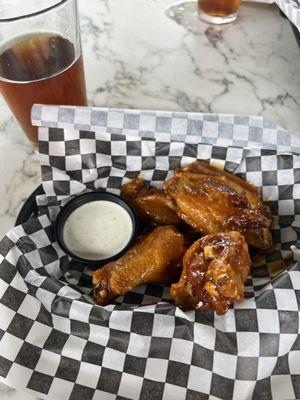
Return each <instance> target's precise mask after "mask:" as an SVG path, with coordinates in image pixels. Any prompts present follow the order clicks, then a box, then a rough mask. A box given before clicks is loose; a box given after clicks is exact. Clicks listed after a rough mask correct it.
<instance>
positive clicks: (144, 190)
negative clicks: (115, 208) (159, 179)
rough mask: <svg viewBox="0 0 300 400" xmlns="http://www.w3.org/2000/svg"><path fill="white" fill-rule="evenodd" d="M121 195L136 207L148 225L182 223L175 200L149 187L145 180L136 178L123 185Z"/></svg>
mask: <svg viewBox="0 0 300 400" xmlns="http://www.w3.org/2000/svg"><path fill="white" fill-rule="evenodd" d="M121 194H122V197H124V198H125V200H127V201H128V202H129V203H130V204H131V205H132V206H133V207H134V209H135V211H136V212H137V214H138V216H139V217H140V218H141V219H142V220H143V221H144V222H146V223H148V224H151V225H177V224H179V223H180V218H179V217H178V215H177V213H176V207H175V203H174V200H173V199H172V198H171V197H169V196H168V195H167V194H166V193H164V192H163V191H162V190H159V189H157V188H155V187H148V186H147V183H146V181H144V180H143V179H139V178H136V179H133V180H132V181H130V182H128V183H126V184H125V185H123V186H122V189H121Z"/></svg>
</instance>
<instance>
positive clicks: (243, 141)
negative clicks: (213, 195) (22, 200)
mask: <svg viewBox="0 0 300 400" xmlns="http://www.w3.org/2000/svg"><path fill="white" fill-rule="evenodd" d="M33 119H34V120H35V122H36V123H37V124H39V125H41V128H40V153H41V164H42V176H43V185H44V189H45V192H46V196H41V197H39V199H38V201H39V205H40V210H41V215H40V217H39V218H34V219H31V220H29V221H28V222H27V223H26V224H24V225H22V226H18V227H16V228H14V229H12V230H11V231H10V232H8V234H7V235H6V236H5V237H4V239H3V240H2V242H1V244H0V377H1V378H0V380H1V381H3V382H5V383H7V384H8V385H11V386H14V387H17V388H19V389H23V390H24V389H26V390H28V391H29V392H31V393H34V394H35V395H36V396H38V397H40V398H49V399H55V400H56V399H60V400H64V399H71V400H76V399H85V400H90V399H93V400H98V399H99V400H100V399H101V400H105V399H147V400H148V399H151V400H152V399H153V400H156V399H163V400H169V399H172V400H173V399H174V400H183V399H189V400H192V399H195V400H202V399H222V400H227V399H228V400H231V399H234V400H248V399H254V400H255V399H273V400H282V399H284V400H287V399H299V398H300V351H299V350H300V336H299V304H300V272H299V265H298V262H295V261H294V260H293V252H292V250H291V249H290V247H291V245H293V246H296V247H295V250H294V258H295V259H297V258H298V259H299V257H300V256H299V254H298V252H299V251H298V250H297V246H298V241H299V239H300V238H299V235H300V159H299V156H298V154H297V153H296V150H297V148H299V147H300V141H299V139H297V138H295V137H294V136H292V135H290V134H288V133H287V132H285V131H282V130H280V129H279V128H277V127H276V126H275V125H273V124H270V123H268V122H266V121H265V120H263V119H262V118H254V117H237V116H222V115H219V116H217V115H210V114H187V113H185V114H183V113H161V112H141V111H134V110H128V111H127V110H105V109H92V108H91V109H90V108H87V109H85V108H72V107H69V108H65V107H41V106H38V107H35V108H34V109H33ZM242 132H244V133H242ZM271 137H272V142H271V144H269V145H265V144H264V143H262V142H260V138H262V141H264V140H267V139H266V138H271ZM249 143H250V144H251V145H249ZM253 143H255V144H256V145H255V149H254V148H253ZM298 145H299V146H298ZM292 147H293V149H292ZM292 150H293V153H292ZM195 159H202V160H207V161H210V162H214V163H218V164H219V165H222V166H224V167H225V168H226V169H227V170H229V171H231V172H234V173H237V174H240V175H242V176H244V177H245V178H247V179H248V180H249V181H251V182H253V183H254V184H255V185H257V186H258V187H259V188H261V191H262V195H263V197H264V199H265V201H266V202H267V203H268V204H269V206H270V207H271V209H272V211H273V213H274V215H275V221H274V229H273V236H274V241H275V246H274V248H273V249H272V251H271V252H269V253H267V254H265V255H264V256H263V257H262V256H260V257H256V258H255V260H254V264H255V267H253V270H252V274H251V276H249V278H248V279H247V281H246V288H245V300H244V301H243V302H242V303H240V304H235V305H234V307H232V308H231V309H230V310H229V311H228V313H227V314H226V315H225V316H223V317H219V316H216V315H215V314H214V313H213V312H183V311H182V310H181V309H180V308H178V307H175V306H174V304H173V303H172V300H171V299H170V295H169V289H168V287H165V286H159V285H148V286H141V287H138V288H136V289H135V290H134V291H133V292H132V293H129V294H127V295H126V296H124V297H120V298H118V299H117V300H116V301H115V302H114V304H112V305H109V306H106V307H100V306H94V305H93V304H92V303H91V297H90V291H91V271H90V270H89V268H87V267H86V266H84V265H81V264H78V263H74V262H71V261H70V260H69V259H68V257H67V256H66V255H65V254H64V253H63V251H62V250H61V249H60V248H59V247H58V245H57V243H56V242H55V239H54V237H53V229H52V222H51V220H53V219H54V218H55V215H56V213H57V211H58V210H59V208H60V206H61V204H64V203H65V202H66V201H68V199H69V198H70V195H76V194H79V193H81V192H82V191H84V190H95V189H102V190H108V191H110V192H115V193H119V188H120V185H121V184H122V183H123V182H125V181H126V180H127V179H130V178H132V177H133V176H135V175H136V174H137V173H140V172H142V174H143V177H144V178H145V179H147V180H148V181H150V182H151V183H152V184H154V185H157V186H160V185H161V184H162V182H163V181H164V180H165V179H166V178H168V177H170V176H171V174H172V170H173V169H174V168H175V167H177V166H180V165H184V164H187V163H189V162H191V161H194V160H195ZM46 211H49V213H48V212H46ZM287 267H288V269H287ZM281 271H283V272H281ZM280 272H281V273H280Z"/></svg>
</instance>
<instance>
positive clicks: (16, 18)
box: [0, 0, 69, 24]
mask: <svg viewBox="0 0 300 400" xmlns="http://www.w3.org/2000/svg"><path fill="white" fill-rule="evenodd" d="M67 1H69V0H58V1H57V3H55V4H52V6H49V7H46V8H42V9H41V10H39V11H35V12H32V13H29V14H23V15H18V16H17V17H9V18H0V24H1V23H3V22H14V21H18V20H21V19H25V18H30V17H35V16H37V15H41V14H44V13H46V12H48V11H50V10H53V9H54V8H57V7H59V6H61V5H62V4H63V3H66V2H67Z"/></svg>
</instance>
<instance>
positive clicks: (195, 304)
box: [170, 231, 250, 315]
mask: <svg viewBox="0 0 300 400" xmlns="http://www.w3.org/2000/svg"><path fill="white" fill-rule="evenodd" d="M249 269H250V258H249V253H248V246H247V243H246V241H245V238H244V236H242V235H241V234H240V233H239V232H235V231H233V232H227V233H216V234H212V235H207V236H204V237H203V238H201V239H199V240H197V241H196V242H195V243H194V244H193V245H192V246H191V247H190V248H189V249H188V250H187V252H186V254H185V256H184V258H183V271H182V274H181V278H180V281H179V282H178V283H176V284H173V285H172V286H171V291H170V293H171V296H172V297H173V299H174V300H175V303H176V304H177V305H180V306H183V307H185V308H187V309H195V310H209V309H214V310H215V311H216V313H217V314H218V315H223V314H225V313H226V311H227V310H228V308H229V306H230V304H231V303H233V301H242V300H243V298H244V281H245V279H246V278H247V275H248V273H249Z"/></svg>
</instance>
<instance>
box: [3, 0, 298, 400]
mask: <svg viewBox="0 0 300 400" xmlns="http://www.w3.org/2000/svg"><path fill="white" fill-rule="evenodd" d="M175 3H177V1H174V0H173V1H171V0H122V1H118V0H89V1H85V0H79V6H80V12H81V16H80V20H81V32H82V45H83V51H84V59H85V70H86V80H87V88H88V98H89V102H90V104H91V105H97V106H105V107H106V106H108V107H125V108H141V109H162V110H185V111H211V112H222V113H237V114H239V113H242V114H254V115H256V114H259V115H263V116H265V117H267V118H269V119H270V120H272V121H274V122H277V123H279V124H280V125H282V126H283V127H285V128H287V129H289V130H291V131H294V132H295V133H298V134H300V112H299V111H300V74H299V65H300V49H299V47H298V46H297V43H296V41H295V38H294V36H293V33H292V30H291V28H290V25H289V23H288V21H287V20H286V19H284V18H282V17H281V16H280V14H279V11H278V8H277V7H276V6H275V5H261V4H254V3H243V4H242V5H241V7H240V12H239V18H238V20H237V21H236V22H235V23H233V24H230V25H228V26H223V27H213V26H210V25H207V24H205V23H204V22H200V21H197V20H196V19H195V18H196V17H195V14H193V13H192V12H191V11H192V8H191V7H194V4H193V3H191V4H190V5H189V7H190V15H189V18H191V21H192V28H186V27H185V25H186V22H187V21H186V20H185V18H183V17H181V18H178V19H174V18H172V17H171V16H170V11H169V12H168V13H169V16H168V15H167V10H168V8H169V7H171V6H173V5H174V4H175ZM191 21H188V22H191ZM0 177H1V186H0V198H1V203H0V233H1V236H2V235H3V234H4V233H5V232H6V231H7V230H8V229H9V228H10V227H11V226H13V224H14V221H15V218H16V215H17V213H18V211H19V209H20V206H21V204H22V203H23V201H24V200H25V199H26V197H27V196H28V195H29V194H30V193H31V192H32V191H33V189H34V188H35V187H36V186H37V185H38V184H39V183H40V172H39V163H38V156H37V155H36V153H35V152H34V151H33V150H32V148H31V146H30V144H28V142H27V140H26V138H25V137H24V135H23V134H22V132H21V130H20V128H19V127H18V126H17V124H16V122H15V121H14V120H13V118H12V117H11V114H10V112H9V110H8V108H7V106H6V105H5V103H4V101H3V100H2V99H1V100H0ZM0 398H1V399H2V400H8V399H10V400H18V399H22V400H30V399H32V398H33V397H31V396H29V395H24V394H20V393H18V392H16V391H13V390H10V389H8V388H7V387H5V386H1V385H0Z"/></svg>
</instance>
